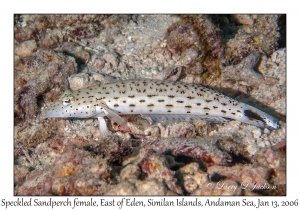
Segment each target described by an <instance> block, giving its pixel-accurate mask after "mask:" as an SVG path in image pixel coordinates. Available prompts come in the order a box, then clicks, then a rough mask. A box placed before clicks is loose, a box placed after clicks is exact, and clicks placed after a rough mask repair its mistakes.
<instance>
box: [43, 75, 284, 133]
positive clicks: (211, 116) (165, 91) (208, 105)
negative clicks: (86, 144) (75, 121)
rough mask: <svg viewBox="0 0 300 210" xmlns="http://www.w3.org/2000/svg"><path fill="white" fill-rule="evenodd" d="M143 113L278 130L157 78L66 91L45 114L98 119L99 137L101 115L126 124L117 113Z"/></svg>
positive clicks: (266, 119) (231, 105) (232, 104)
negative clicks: (230, 121) (228, 121)
mask: <svg viewBox="0 0 300 210" xmlns="http://www.w3.org/2000/svg"><path fill="white" fill-rule="evenodd" d="M129 114H142V115H143V116H144V117H147V118H151V119H153V120H162V119H164V120H170V119H172V120H174V119H178V120H197V119H201V120H208V121H214V122H226V121H227V119H228V118H230V119H234V120H238V121H241V122H244V123H248V124H251V125H255V126H257V127H260V128H265V127H267V128H271V129H278V128H279V125H278V123H277V121H276V119H275V118H273V117H272V116H270V115H268V114H266V113H264V112H262V111H260V110H259V109H256V108H254V107H252V106H250V105H247V104H245V103H242V102H238V101H236V100H234V99H232V98H229V97H227V96H225V95H223V94H221V93H218V92H216V91H214V90H211V89H208V88H205V87H203V86H200V85H195V84H187V83H182V82H172V81H160V80H148V79H139V80H137V79H136V80H127V81H117V82H113V83H109V84H101V85H99V86H93V87H88V88H84V89H80V90H77V91H71V90H67V91H65V92H64V94H63V95H62V97H61V99H60V100H59V101H58V102H56V103H55V104H54V105H53V106H52V107H50V108H49V109H47V110H46V117H48V118H52V117H61V118H69V117H75V118H98V122H99V129H100V133H101V135H102V136H106V135H108V134H109V131H108V128H107V126H106V123H105V120H104V118H103V117H105V116H106V117H108V118H109V119H111V120H112V121H114V122H116V123H118V124H119V125H121V126H124V127H126V122H125V120H124V119H123V118H122V117H120V115H129Z"/></svg>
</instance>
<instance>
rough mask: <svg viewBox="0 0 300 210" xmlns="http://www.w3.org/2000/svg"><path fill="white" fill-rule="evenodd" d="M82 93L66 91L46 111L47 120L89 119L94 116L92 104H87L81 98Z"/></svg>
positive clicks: (94, 109)
mask: <svg viewBox="0 0 300 210" xmlns="http://www.w3.org/2000/svg"><path fill="white" fill-rule="evenodd" d="M82 95H83V93H81V92H78V91H74V92H72V91H71V90H66V91H65V92H64V93H63V95H62V96H61V97H60V99H59V100H58V101H57V102H55V103H54V104H53V105H52V106H51V107H49V108H48V109H46V111H45V115H46V117H47V118H71V117H75V118H89V117H92V116H94V115H95V114H96V108H95V106H94V105H93V104H91V103H87V101H85V100H87V99H84V97H82Z"/></svg>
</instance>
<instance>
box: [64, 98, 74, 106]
mask: <svg viewBox="0 0 300 210" xmlns="http://www.w3.org/2000/svg"><path fill="white" fill-rule="evenodd" d="M74 101H75V99H74V97H66V98H63V101H62V102H63V105H65V106H66V105H70V104H71V103H73V102H74Z"/></svg>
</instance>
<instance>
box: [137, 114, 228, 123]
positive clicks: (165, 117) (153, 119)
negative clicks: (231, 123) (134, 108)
mask: <svg viewBox="0 0 300 210" xmlns="http://www.w3.org/2000/svg"><path fill="white" fill-rule="evenodd" d="M141 116H142V118H144V119H146V120H148V121H149V122H150V123H151V124H152V123H157V122H160V123H162V124H166V123H170V122H180V121H185V122H193V121H197V120H205V121H209V122H214V123H225V122H228V120H227V119H225V118H223V117H213V116H206V115H186V114H142V115H141Z"/></svg>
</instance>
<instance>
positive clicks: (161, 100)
mask: <svg viewBox="0 0 300 210" xmlns="http://www.w3.org/2000/svg"><path fill="white" fill-rule="evenodd" d="M157 101H158V102H164V101H165V100H163V99H160V100H157Z"/></svg>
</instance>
